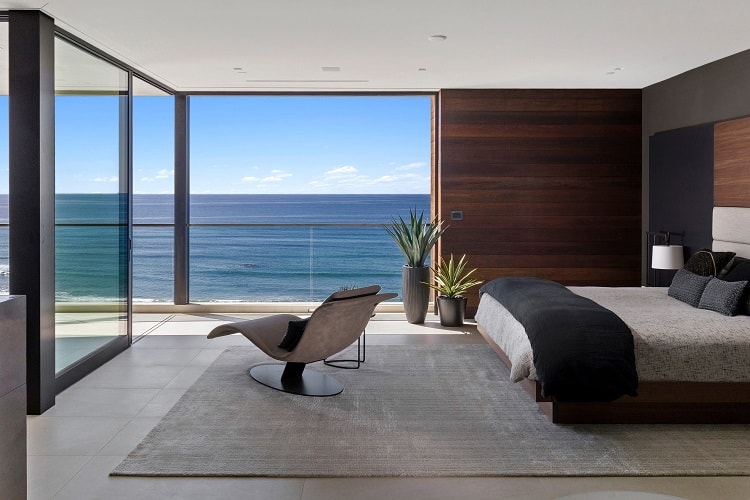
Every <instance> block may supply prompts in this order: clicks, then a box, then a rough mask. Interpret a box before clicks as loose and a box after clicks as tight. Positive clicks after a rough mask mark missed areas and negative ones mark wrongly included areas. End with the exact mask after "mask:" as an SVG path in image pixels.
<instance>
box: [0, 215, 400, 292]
mask: <svg viewBox="0 0 750 500" xmlns="http://www.w3.org/2000/svg"><path fill="white" fill-rule="evenodd" d="M100 230H101V229H100ZM173 237H174V230H173V225H172V224H134V225H133V300H134V302H136V303H147V302H164V303H171V302H172V301H173V297H174V285H173V282H174V279H173V277H174V271H173V268H174V264H173V262H174V241H173ZM402 266H403V257H402V256H401V253H400V252H399V251H398V249H397V248H396V245H395V244H394V243H393V241H392V240H391V239H390V237H389V236H388V234H387V233H386V232H385V230H384V229H383V224H338V223H336V224H191V225H190V285H189V287H190V288H189V289H190V300H191V302H317V301H320V300H323V299H324V298H325V297H327V296H328V295H329V294H330V293H331V292H333V291H336V290H339V289H341V288H351V287H360V286H367V285H370V284H379V285H380V286H381V287H383V290H384V291H387V292H395V293H399V294H400V292H401V267H402ZM8 270H9V260H8V225H7V224H2V223H0V294H7V293H8ZM80 271H81V270H80V269H71V270H69V272H70V273H71V276H72V277H73V278H76V277H77V276H80ZM111 271H112V273H115V274H113V278H112V280H111V281H113V282H114V280H115V278H114V276H115V275H116V272H117V271H118V270H117V269H112V270H111ZM59 272H62V273H66V272H68V271H66V270H65V269H61V270H59ZM105 281H106V280H105ZM71 282H73V283H74V282H75V281H74V280H73V281H71ZM102 284H103V285H104V284H105V283H102ZM59 292H60V293H61V294H62V296H58V300H62V301H66V299H67V301H76V296H77V295H78V294H77V293H76V290H74V289H72V290H66V289H64V287H63V288H62V289H60V290H59ZM89 295H90V294H86V300H89V301H90V300H92V298H91V297H90V296H89ZM101 295H102V297H101V298H106V297H104V296H105V295H107V294H105V293H102V294H101ZM111 295H115V294H111ZM400 300H401V298H400V297H397V298H396V299H394V301H400Z"/></svg>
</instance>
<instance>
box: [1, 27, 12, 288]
mask: <svg viewBox="0 0 750 500" xmlns="http://www.w3.org/2000/svg"><path fill="white" fill-rule="evenodd" d="M8 139H9V135H8V23H7V22H0V295H8V290H9V281H8V280H9V271H10V259H9V255H8V174H9V171H8V156H9V146H8Z"/></svg>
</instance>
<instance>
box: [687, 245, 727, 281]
mask: <svg viewBox="0 0 750 500" xmlns="http://www.w3.org/2000/svg"><path fill="white" fill-rule="evenodd" d="M734 256H735V253H734V252H712V251H711V250H708V249H704V250H700V251H698V252H695V253H694V254H693V255H692V257H690V258H689V259H688V261H687V262H686V263H685V266H684V268H685V269H687V270H688V271H690V272H691V273H693V274H697V275H698V276H719V273H721V271H722V270H723V269H724V267H726V265H727V264H729V262H730V261H731V260H732V257H734Z"/></svg>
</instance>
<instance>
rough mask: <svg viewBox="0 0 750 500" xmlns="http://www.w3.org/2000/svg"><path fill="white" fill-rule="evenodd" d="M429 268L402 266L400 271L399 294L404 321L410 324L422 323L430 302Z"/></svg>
mask: <svg viewBox="0 0 750 500" xmlns="http://www.w3.org/2000/svg"><path fill="white" fill-rule="evenodd" d="M429 281H430V268H429V267H427V266H423V267H409V266H404V267H403V269H402V271H401V295H402V297H403V300H404V312H406V321H408V322H409V323H412V324H420V323H424V319H425V317H426V316H427V308H428V307H429V303H430V287H429V286H427V285H425V283H427V282H429Z"/></svg>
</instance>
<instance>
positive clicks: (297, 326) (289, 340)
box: [279, 319, 307, 351]
mask: <svg viewBox="0 0 750 500" xmlns="http://www.w3.org/2000/svg"><path fill="white" fill-rule="evenodd" d="M306 326H307V319H300V320H294V321H290V322H289V325H287V327H286V333H285V334H284V338H282V339H281V342H280V343H279V349H286V350H287V351H293V350H294V348H295V347H297V344H299V341H300V339H301V338H302V334H303V333H305V327H306Z"/></svg>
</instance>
